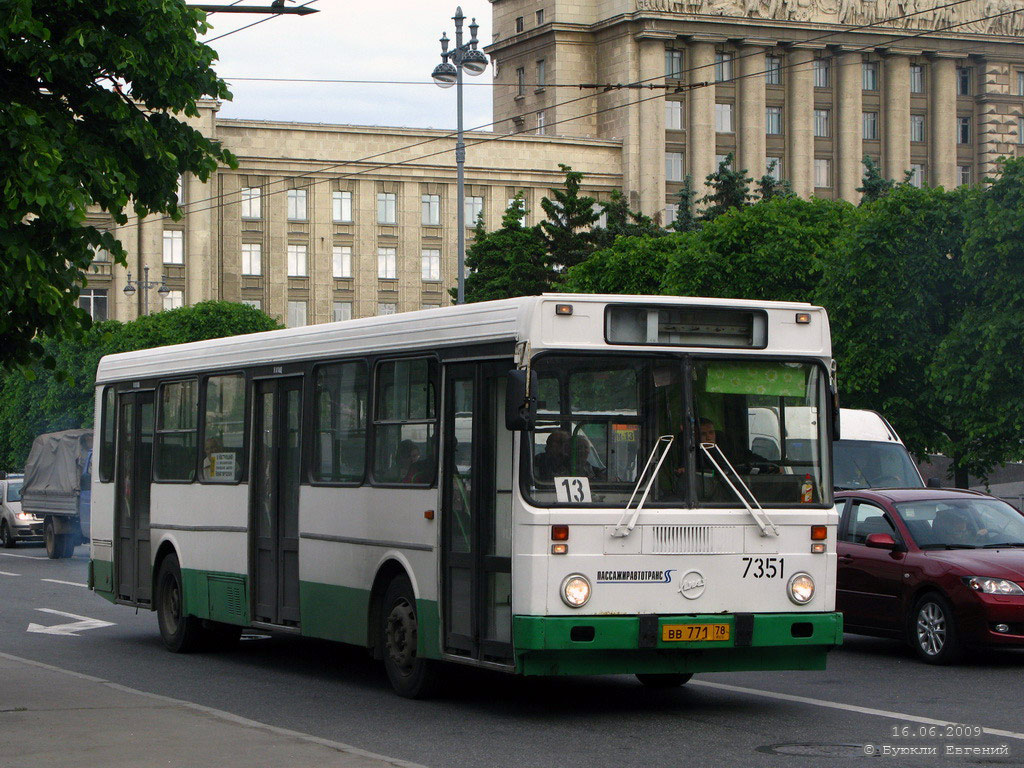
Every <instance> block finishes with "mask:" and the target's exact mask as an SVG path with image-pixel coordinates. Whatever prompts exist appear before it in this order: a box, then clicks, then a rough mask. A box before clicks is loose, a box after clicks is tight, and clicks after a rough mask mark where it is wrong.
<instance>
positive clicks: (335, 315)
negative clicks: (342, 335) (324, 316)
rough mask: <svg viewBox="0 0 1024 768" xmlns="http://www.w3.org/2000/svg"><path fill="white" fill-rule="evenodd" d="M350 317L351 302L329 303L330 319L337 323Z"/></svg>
mask: <svg viewBox="0 0 1024 768" xmlns="http://www.w3.org/2000/svg"><path fill="white" fill-rule="evenodd" d="M351 319H352V302H351V301H336V302H334V303H333V304H332V305H331V320H333V321H334V322H336V323H338V322H341V321H342V320H351Z"/></svg>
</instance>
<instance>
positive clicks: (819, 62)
mask: <svg viewBox="0 0 1024 768" xmlns="http://www.w3.org/2000/svg"><path fill="white" fill-rule="evenodd" d="M828 86H829V76H828V59H815V60H814V87H815V88H828Z"/></svg>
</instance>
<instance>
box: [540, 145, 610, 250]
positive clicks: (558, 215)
mask: <svg viewBox="0 0 1024 768" xmlns="http://www.w3.org/2000/svg"><path fill="white" fill-rule="evenodd" d="M558 167H559V168H560V169H561V171H562V173H564V174H565V188H564V189H552V190H551V197H550V198H548V197H544V198H542V199H541V201H540V205H541V208H543V209H544V214H545V215H546V216H547V219H546V220H545V221H542V222H541V223H540V227H541V232H542V233H543V235H544V239H545V240H546V241H547V247H548V256H549V260H550V264H551V265H552V266H553V267H554V268H555V269H557V270H562V269H568V268H569V267H573V266H575V265H577V264H579V263H580V262H581V261H583V260H584V259H585V258H587V257H588V256H589V255H590V254H591V253H593V252H594V242H593V237H592V236H591V232H590V228H591V226H593V224H594V222H596V221H597V220H598V219H599V218H600V214H599V213H597V211H595V210H594V205H595V204H596V203H597V201H596V200H595V199H594V198H592V197H589V196H588V195H583V194H580V186H581V185H582V183H583V174H582V173H580V172H579V171H574V170H573V169H572V168H571V167H570V166H568V165H565V164H563V163H559V164H558Z"/></svg>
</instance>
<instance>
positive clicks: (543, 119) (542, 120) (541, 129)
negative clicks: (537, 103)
mask: <svg viewBox="0 0 1024 768" xmlns="http://www.w3.org/2000/svg"><path fill="white" fill-rule="evenodd" d="M547 123H548V118H547V115H545V114H544V110H543V109H542V110H540V111H539V112H538V113H537V135H538V136H543V135H544V134H545V133H547V127H546V126H547Z"/></svg>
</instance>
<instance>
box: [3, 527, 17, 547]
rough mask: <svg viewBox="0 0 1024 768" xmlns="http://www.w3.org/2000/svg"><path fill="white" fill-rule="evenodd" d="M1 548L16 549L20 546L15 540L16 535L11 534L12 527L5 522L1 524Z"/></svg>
mask: <svg viewBox="0 0 1024 768" xmlns="http://www.w3.org/2000/svg"><path fill="white" fill-rule="evenodd" d="M0 546H3V548H4V549H14V548H15V547H16V546H18V542H17V541H15V539H14V534H13V533H11V527H10V526H9V525H8V524H7V521H6V520H4V521H3V522H0Z"/></svg>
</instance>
